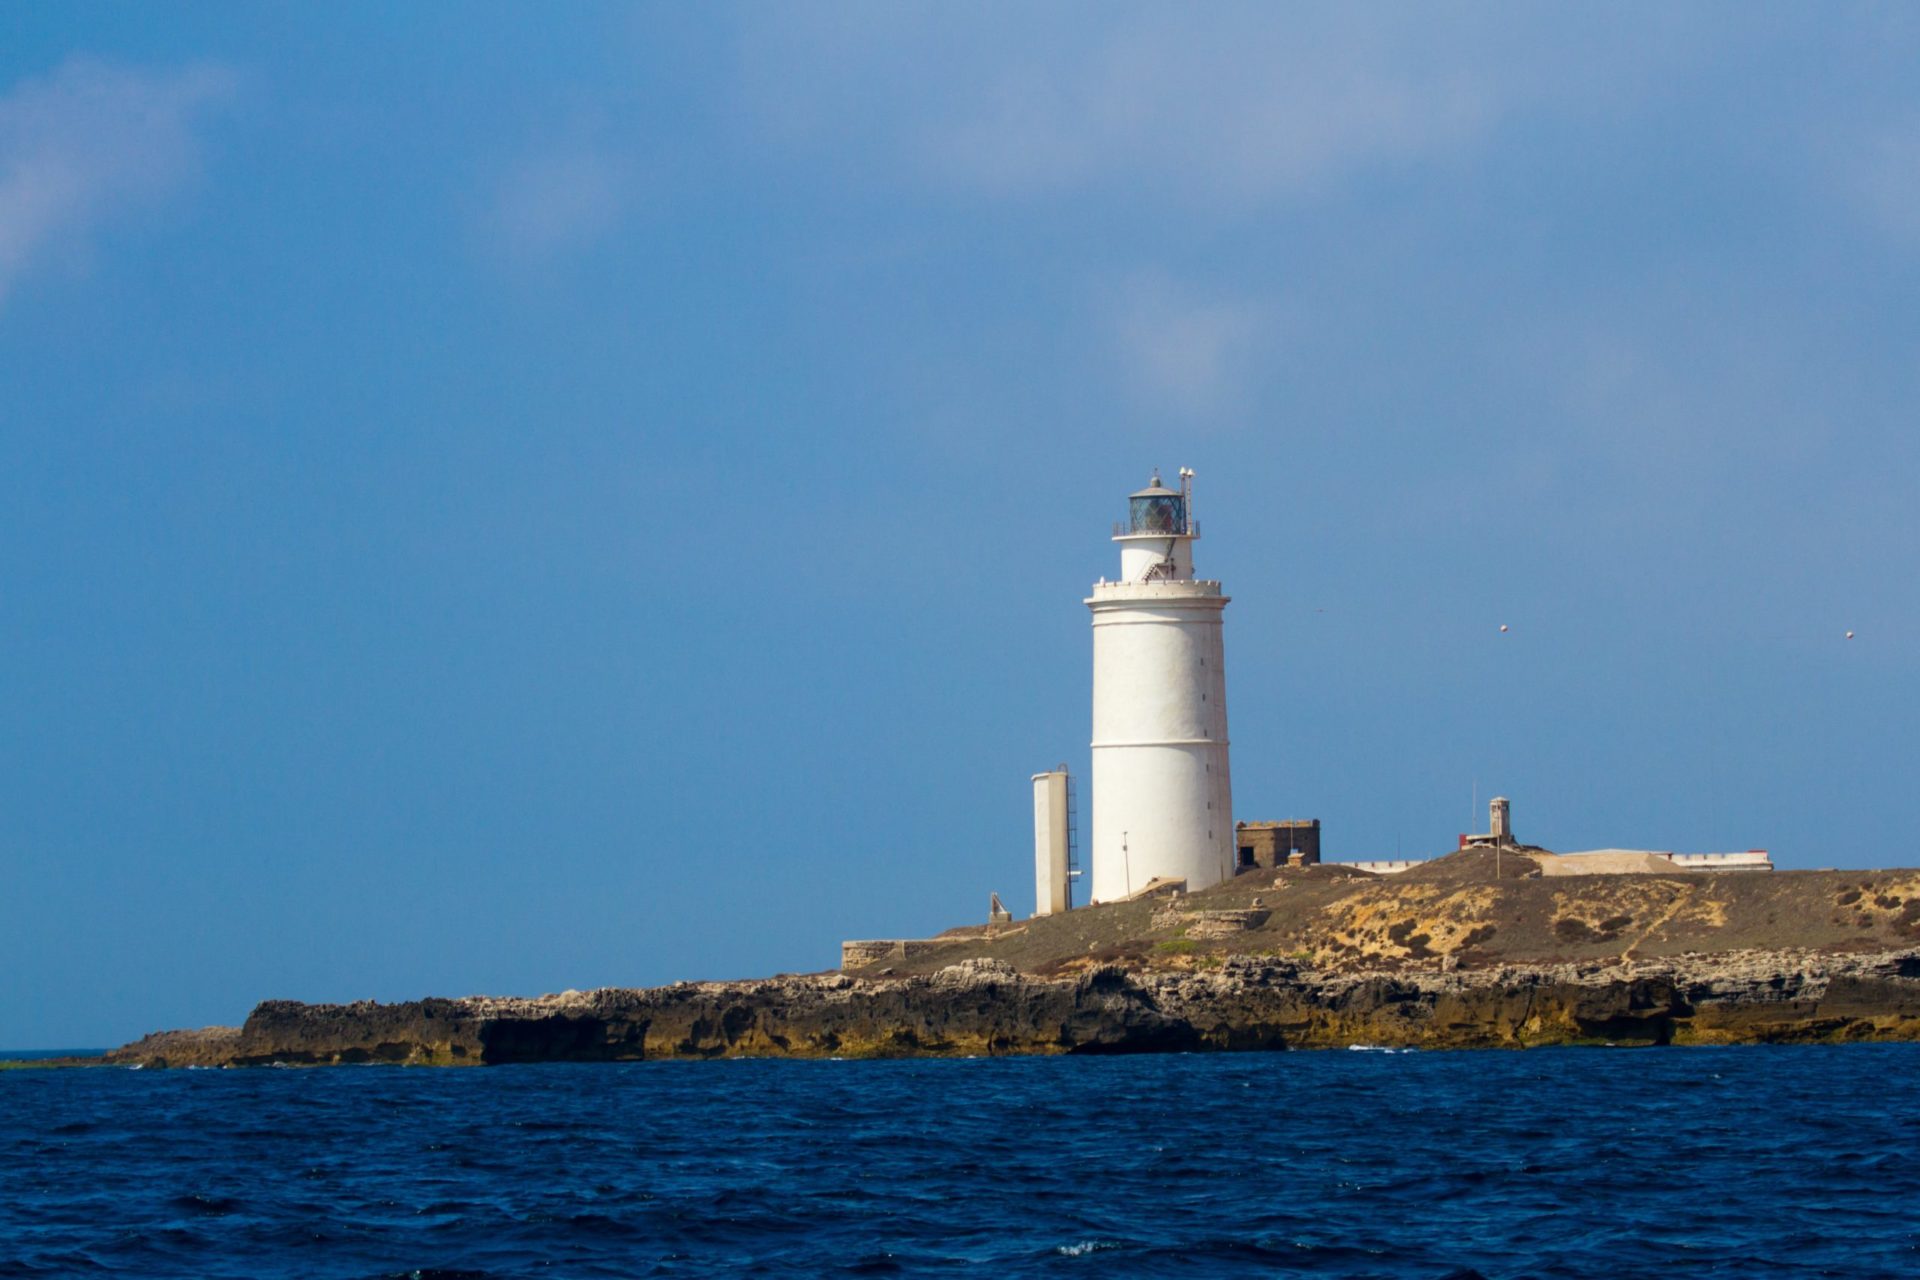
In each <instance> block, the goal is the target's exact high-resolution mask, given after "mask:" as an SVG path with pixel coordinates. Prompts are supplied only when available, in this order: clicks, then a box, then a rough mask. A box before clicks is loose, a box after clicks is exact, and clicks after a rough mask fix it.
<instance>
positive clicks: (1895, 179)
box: [1843, 115, 1920, 248]
mask: <svg viewBox="0 0 1920 1280" xmlns="http://www.w3.org/2000/svg"><path fill="white" fill-rule="evenodd" d="M1851 161H1852V163H1851V171H1850V172H1849V173H1847V174H1845V175H1844V179H1843V180H1848V181H1849V185H1850V187H1851V189H1852V194H1853V196H1854V198H1855V200H1856V202H1857V203H1858V205H1859V206H1860V208H1861V210H1862V212H1863V213H1864V214H1865V215H1866V216H1867V218H1868V219H1869V220H1870V221H1871V222H1872V223H1873V224H1874V225H1876V226H1878V227H1879V228H1880V229H1881V230H1882V231H1884V232H1885V233H1887V234H1888V235H1890V236H1892V237H1893V238H1894V239H1895V240H1898V241H1901V242H1902V243H1904V244H1906V245H1907V246H1909V247H1911V248H1920V115H1913V116H1909V117H1908V118H1906V119H1905V120H1903V121H1900V122H1898V123H1897V124H1894V125H1891V126H1888V127H1884V128H1882V129H1881V130H1879V131H1878V132H1877V133H1874V134H1872V135H1870V136H1869V137H1868V138H1866V139H1865V140H1864V141H1863V142H1862V143H1861V144H1860V145H1859V146H1858V147H1857V148H1855V150H1854V152H1853V154H1852V157H1851Z"/></svg>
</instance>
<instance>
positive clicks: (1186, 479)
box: [1180, 467, 1193, 533]
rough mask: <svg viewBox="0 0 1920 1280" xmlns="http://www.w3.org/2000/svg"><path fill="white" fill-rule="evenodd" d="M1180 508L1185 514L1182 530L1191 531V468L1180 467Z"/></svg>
mask: <svg viewBox="0 0 1920 1280" xmlns="http://www.w3.org/2000/svg"><path fill="white" fill-rule="evenodd" d="M1180 510H1181V511H1182V512H1183V513H1184V514H1185V519H1186V522H1187V527H1186V529H1185V530H1183V532H1185V533H1192V532H1193V468H1192V467H1182V468H1180Z"/></svg>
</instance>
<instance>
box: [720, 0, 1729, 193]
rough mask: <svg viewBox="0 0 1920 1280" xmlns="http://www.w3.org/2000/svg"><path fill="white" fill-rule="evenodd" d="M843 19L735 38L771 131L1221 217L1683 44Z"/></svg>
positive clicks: (1624, 92) (1436, 153)
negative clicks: (1177, 204) (1132, 196)
mask: <svg viewBox="0 0 1920 1280" xmlns="http://www.w3.org/2000/svg"><path fill="white" fill-rule="evenodd" d="M969 14H970V15H971V16H968V15H969ZM843 16H844V15H843V13H842V12H841V11H835V13H834V17H833V18H832V19H827V18H824V17H822V16H820V14H819V11H817V10H804V9H803V10H798V11H792V10H790V11H787V12H786V13H785V14H784V15H782V16H781V17H778V18H775V19H772V20H769V21H759V20H757V21H756V22H755V23H754V24H753V25H752V26H751V27H750V28H749V29H748V30H747V31H746V32H745V34H744V37H743V40H744V44H745V55H744V58H743V65H744V67H745V69H746V76H747V81H748V92H749V96H750V99H751V100H752V101H754V102H756V103H757V104H758V107H759V116H760V123H761V125H762V127H763V128H765V129H766V130H767V131H768V132H769V133H770V134H771V135H772V136H774V137H776V138H778V139H779V140H780V141H781V142H782V144H783V145H788V146H796V145H802V146H803V145H806V144H807V143H809V142H812V143H814V144H816V145H817V146H818V147H819V148H820V149H821V150H822V151H824V152H827V153H829V154H831V155H833V156H834V157H835V158H836V159H837V160H839V161H840V162H841V163H845V158H846V154H847V152H848V151H849V149H854V150H864V151H866V152H867V153H868V154H869V155H870V156H871V157H873V158H875V159H880V160H882V161H883V162H884V163H885V164H887V165H888V166H890V167H891V168H893V169H894V170H895V171H896V172H904V173H910V174H914V175H916V176H918V177H919V178H922V179H925V180H930V181H932V182H933V183H935V184H937V185H941V186H945V187H947V188H949V189H957V190H965V191H970V192H974V193H977V194H981V195H984V196H988V197H992V198H1032V197H1044V196H1047V195H1050V194H1056V193H1060V194H1068V193H1076V192H1082V191H1089V190H1100V189H1102V188H1115V189H1121V188H1124V189H1128V190H1132V191H1135V192H1141V193H1147V194H1150V195H1152V196H1154V197H1156V198H1172V199H1175V200H1181V201H1184V202H1186V203H1188V204H1191V205H1196V206H1208V207H1222V208H1227V209H1237V208H1247V207H1255V206H1260V205H1264V204H1268V203H1271V202H1274V201H1283V200H1294V199H1302V198H1312V197H1314V196H1318V195H1322V194H1325V193H1327V192H1328V191H1329V190H1331V189H1335V188H1337V187H1338V186H1340V185H1341V184H1342V183H1344V182H1346V181H1348V180H1350V179H1352V178H1354V177H1356V176H1358V175H1363V174H1365V173H1368V172H1371V171H1375V170H1379V169H1383V168H1392V167H1395V166H1407V165H1421V164H1428V163H1436V162H1444V161H1448V160H1452V159H1456V158H1458V157H1460V156H1462V155H1463V154H1467V153H1470V152H1471V151H1472V150H1473V149H1474V148H1475V147H1477V146H1478V145H1480V144H1481V143H1483V142H1484V141H1485V140H1487V139H1488V138H1489V137H1490V136H1491V135H1492V134H1493V133H1494V131H1495V130H1497V129H1498V128H1499V127H1500V126H1502V125H1503V124H1504V123H1506V122H1507V121H1509V120H1511V119H1515V118H1518V117H1522V116H1525V115H1527V114H1529V113H1532V112H1537V111H1541V110H1558V109H1575V110H1588V109H1592V110H1600V111H1611V110H1616V109H1617V108H1618V104H1619V103H1620V102H1622V101H1631V100H1632V98H1633V96H1634V95H1635V93H1636V92H1637V91H1638V90H1639V88H1640V86H1641V85H1642V84H1643V83H1646V82H1648V81H1657V80H1659V79H1660V77H1661V76H1662V74H1663V72H1664V71H1666V70H1670V66H1671V64H1672V63H1673V62H1674V61H1675V60H1676V58H1677V59H1679V60H1682V61H1684V60H1685V58H1686V57H1688V56H1689V53H1688V50H1689V49H1691V48H1693V47H1694V45H1695V44H1697V42H1688V41H1685V40H1672V39H1669V38H1668V32H1667V27H1668V23H1667V22H1666V20H1664V19H1662V18H1661V17H1659V16H1657V15H1656V16H1652V17H1646V18H1644V20H1638V21H1635V22H1633V23H1614V24H1612V25H1610V26H1609V25H1607V24H1604V23H1599V22H1590V21H1585V20H1582V19H1580V18H1578V17H1577V16H1576V17H1571V18H1570V17H1568V16H1567V15H1565V14H1563V13H1561V12H1560V11H1555V12H1554V14H1552V15H1545V14H1535V13H1533V12H1531V11H1529V10H1526V9H1519V8H1516V9H1482V10H1468V11H1461V10H1448V11H1446V12H1445V13H1440V12H1437V11H1434V10H1431V9H1430V8H1412V7H1409V8H1392V7H1386V8H1380V7H1356V6H1345V5H1339V6H1312V5H1286V6H1272V5H1253V6H1245V7H1240V8H1232V7H1230V6H1229V7H1228V8H1227V9H1225V10H1211V9H1210V10H1208V11H1206V12H1204V13H1201V12H1198V11H1194V10H1190V9H1184V8H1177V7H1167V6H1132V5H1104V4H1103V5H1098V6H1093V7H1090V8H1084V9H1062V8H1059V7H1048V8H1043V9H1041V10H1039V11H1035V10H1033V9H1032V8H1031V7H1023V8H1020V9H1002V10H995V11H992V12H990V13H981V12H979V11H977V10H969V11H964V12H962V13H961V14H958V15H956V14H955V13H954V12H953V11H951V10H946V11H942V10H928V9H922V8H915V7H911V6H888V7H885V8H881V9H878V10H867V11H863V15H862V20H861V21H858V22H847V21H842V20H840V19H841V18H842V17H843ZM764 17H765V15H757V18H764ZM876 102H884V103H885V104H886V107H885V110H876V109H875V107H874V104H875V103H876Z"/></svg>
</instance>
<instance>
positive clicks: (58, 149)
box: [0, 58, 233, 302]
mask: <svg viewBox="0 0 1920 1280" xmlns="http://www.w3.org/2000/svg"><path fill="white" fill-rule="evenodd" d="M232 86H233V77H232V75H231V74H230V73H228V72H227V71H225V70H223V69H221V68H218V67H213V66H194V67H188V68H184V69H180V70H174V71H166V72H145V71H137V70H133V69H130V68H124V67H116V66H111V65H108V64H106V63H102V62H97V61H94V60H92V59H87V58H73V59H69V60H68V61H67V62H65V63H63V64H62V65H61V66H60V67H59V68H57V69H56V70H55V71H53V72H52V73H51V74H49V75H46V76H42V77H38V78H35V79H30V80H23V81H21V82H19V83H18V84H16V85H15V86H14V87H13V89H12V90H11V91H9V92H8V93H7V94H6V95H5V96H3V97H0V302H4V301H5V300H6V297H7V295H8V293H9V292H11V290H12V289H13V287H14V286H15V285H16V283H17V282H18V281H19V280H20V278H21V277H22V276H23V275H25V274H26V273H27V272H29V271H31V270H33V269H34V268H35V267H37V266H39V265H40V264H41V263H42V262H43V261H44V260H45V259H46V258H47V257H48V256H49V255H51V254H54V253H57V252H61V251H63V250H69V251H70V250H72V249H75V248H78V247H81V246H83V245H84V243H85V238H86V236H87V234H88V233H89V232H90V231H91V230H92V229H94V228H95V227H97V226H98V225H99V224H100V223H102V222H103V221H105V220H107V219H109V218H111V217H114V216H116V215H120V214H123V213H125V212H127V211H129V210H132V209H137V208H139V207H141V206H143V205H147V204H150V203H151V202H153V201H156V200H159V199H161V198H163V197H165V196H166V195H168V194H169V193H171V192H172V191H173V190H175V189H176V188H177V187H178V186H180V184H181V183H183V182H184V181H186V180H187V179H188V178H190V177H191V176H192V175H193V173H194V172H195V171H196V170H197V168H198V167H199V163H200V146H199V140H198V137H197V136H196V133H195V126H196V125H197V123H198V118H199V116H200V114H201V113H202V112H203V111H204V110H205V109H206V108H207V107H209V106H211V105H213V104H215V103H217V102H219V101H220V100H222V99H223V98H225V97H227V96H228V95H229V94H230V93H231V91H232Z"/></svg>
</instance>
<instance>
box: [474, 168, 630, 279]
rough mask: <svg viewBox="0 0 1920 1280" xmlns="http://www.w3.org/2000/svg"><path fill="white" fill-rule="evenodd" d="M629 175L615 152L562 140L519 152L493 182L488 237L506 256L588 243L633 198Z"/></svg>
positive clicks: (544, 255) (523, 258) (525, 257)
mask: <svg viewBox="0 0 1920 1280" xmlns="http://www.w3.org/2000/svg"><path fill="white" fill-rule="evenodd" d="M633 187H634V184H633V175H632V172H631V169H630V167H629V166H628V164H627V163H626V162H625V160H624V159H623V158H622V157H621V156H619V155H618V154H616V153H615V152H613V151H611V150H609V149H607V148H604V147H599V146H594V145H590V144H587V143H584V142H568V143H565V144H563V145H560V146H558V147H555V148H551V149H545V150H538V151H533V152H530V153H528V154H526V155H524V156H522V157H521V158H520V159H519V160H518V162H516V163H515V164H514V165H513V166H512V167H511V168H510V169H508V170H507V172H506V173H505V174H504V175H503V176H502V177H501V179H500V181H499V182H498V184H497V185H496V186H495V188H494V191H493V195H492V200H491V203H490V205H489V207H488V210H487V214H486V220H485V221H486V231H487V234H488V238H489V239H490V240H491V242H492V243H493V244H494V246H495V247H496V248H497V249H499V250H500V251H501V252H502V253H503V254H504V255H505V256H506V257H507V258H509V259H511V260H513V261H516V262H521V263H526V262H543V261H546V260H548V259H551V258H552V257H554V256H555V255H557V254H561V253H565V252H567V251H569V250H573V249H578V248H581V247H584V246H586V245H588V244H591V243H592V242H593V241H595V240H597V239H599V238H600V237H601V236H603V235H605V234H606V233H607V232H608V231H610V230H612V229H613V227H614V226H615V225H617V224H618V222H619V221H620V219H621V217H622V216H623V215H624V214H625V213H626V212H627V210H628V209H629V207H630V206H631V205H632V203H633V194H634V192H633Z"/></svg>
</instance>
